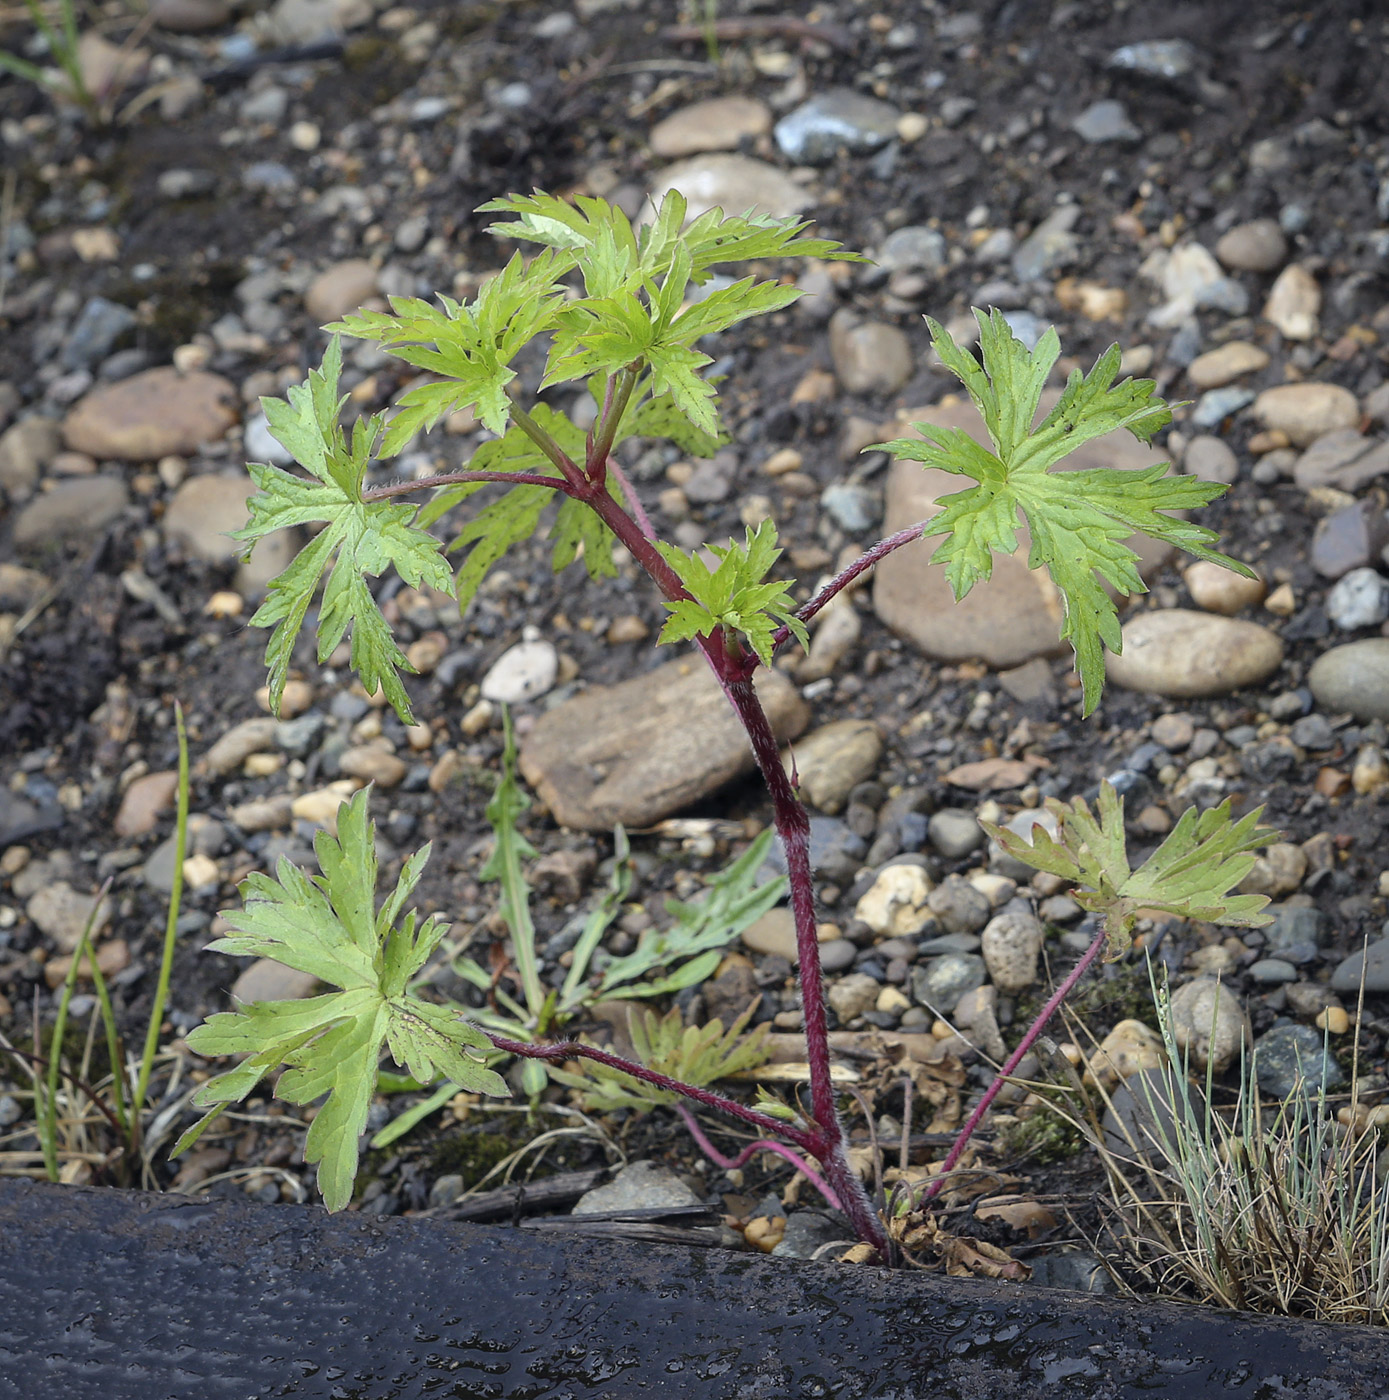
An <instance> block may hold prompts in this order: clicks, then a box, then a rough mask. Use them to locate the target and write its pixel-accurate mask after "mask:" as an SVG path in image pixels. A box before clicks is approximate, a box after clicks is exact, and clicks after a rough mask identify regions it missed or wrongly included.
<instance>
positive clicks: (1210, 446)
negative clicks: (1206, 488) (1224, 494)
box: [1182, 433, 1239, 486]
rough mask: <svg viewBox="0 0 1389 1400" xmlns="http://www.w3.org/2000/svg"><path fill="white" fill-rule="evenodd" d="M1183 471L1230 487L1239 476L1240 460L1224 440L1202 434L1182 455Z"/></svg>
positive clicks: (1189, 444) (1190, 443)
mask: <svg viewBox="0 0 1389 1400" xmlns="http://www.w3.org/2000/svg"><path fill="white" fill-rule="evenodd" d="M1182 470H1183V471H1184V472H1186V474H1187V475H1188V476H1196V477H1200V479H1201V480H1202V481H1215V482H1219V483H1220V484H1221V485H1222V486H1229V485H1231V484H1233V483H1234V481H1235V480H1236V479H1237V478H1238V476H1239V459H1238V458H1237V457H1236V456H1235V454H1234V451H1233V449H1232V448H1231V447H1230V445H1229V444H1228V443H1226V442H1225V441H1224V440H1223V439H1222V438H1218V437H1210V436H1208V435H1206V434H1204V433H1203V434H1200V435H1199V436H1197V437H1194V438H1192V440H1191V441H1190V442H1189V443H1187V446H1186V451H1185V452H1184V453H1183V454H1182Z"/></svg>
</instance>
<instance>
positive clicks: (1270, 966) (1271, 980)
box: [1249, 958, 1298, 987]
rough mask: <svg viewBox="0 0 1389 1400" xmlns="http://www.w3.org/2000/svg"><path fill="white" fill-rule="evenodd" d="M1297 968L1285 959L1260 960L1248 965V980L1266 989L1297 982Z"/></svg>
mask: <svg viewBox="0 0 1389 1400" xmlns="http://www.w3.org/2000/svg"><path fill="white" fill-rule="evenodd" d="M1297 975H1298V974H1297V968H1295V967H1294V966H1293V965H1292V963H1290V962H1288V961H1287V959H1285V958H1260V959H1259V961H1258V962H1256V963H1251V964H1250V965H1249V976H1250V978H1251V979H1252V980H1253V981H1255V982H1258V983H1260V984H1261V985H1262V986H1266V987H1276V986H1279V985H1281V984H1282V983H1284V982H1295V981H1297Z"/></svg>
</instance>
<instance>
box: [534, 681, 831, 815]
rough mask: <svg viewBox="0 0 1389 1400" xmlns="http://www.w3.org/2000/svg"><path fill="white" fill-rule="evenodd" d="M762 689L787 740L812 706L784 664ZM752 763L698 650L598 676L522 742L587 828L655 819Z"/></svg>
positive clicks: (554, 802) (557, 804)
mask: <svg viewBox="0 0 1389 1400" xmlns="http://www.w3.org/2000/svg"><path fill="white" fill-rule="evenodd" d="M756 685H757V692H758V695H759V696H760V698H761V700H762V704H763V707H764V708H765V709H766V711H767V714H768V718H769V719H770V721H771V724H772V729H773V732H774V733H775V734H776V736H777V739H778V741H779V742H781V743H786V742H788V741H789V740H791V739H793V738H795V737H796V736H797V735H799V734H800V733H801V732H802V731H803V730H804V729H805V727H806V724H807V723H808V722H809V718H810V714H809V711H808V709H807V708H806V705H805V702H804V701H803V700H802V699H801V697H800V694H799V693H798V692H797V690H796V688H795V686H794V685H793V684H792V683H791V682H790V681H789V680H787V679H786V677H785V676H783V675H782V674H781V673H780V672H779V671H759V672H758V675H757V677H756ZM752 766H753V758H752V754H751V752H750V751H749V749H748V746H747V740H746V737H745V736H744V734H743V730H742V726H741V725H740V724H739V723H738V721H737V718H736V717H735V716H734V714H733V712H732V710H731V709H730V708H729V705H728V701H727V700H726V699H725V697H724V694H723V691H722V690H721V689H720V688H719V684H718V682H717V681H716V680H715V679H714V676H713V674H712V672H711V671H710V670H709V668H708V666H707V665H706V664H705V662H704V659H703V658H702V657H700V656H698V655H689V656H684V657H680V658H678V659H677V660H675V661H669V662H667V663H666V664H665V665H664V666H660V667H657V668H656V669H655V670H653V671H648V672H646V673H645V674H644V675H641V676H637V677H635V678H633V679H632V680H629V681H623V682H622V683H621V684H619V685H615V686H593V687H591V688H590V689H588V690H586V691H584V692H583V693H582V694H580V695H577V696H575V697H574V698H573V699H571V700H566V701H565V702H564V703H563V704H561V705H557V706H556V707H555V708H554V709H552V710H550V711H549V712H547V713H546V714H544V715H542V716H541V717H540V718H539V719H538V720H537V721H536V724H535V727H534V728H533V729H532V730H531V731H530V733H529V734H528V735H526V737H525V739H524V740H523V741H522V745H521V771H522V773H523V774H524V776H525V778H526V781H527V782H528V783H530V784H531V785H532V786H533V787H534V788H535V789H536V790H537V792H538V793H539V794H540V797H541V799H542V800H543V801H544V802H545V803H546V804H547V805H548V806H549V808H550V811H551V812H552V813H553V814H554V817H555V820H556V821H558V822H559V823H560V824H561V825H563V826H568V827H572V828H575V829H577V830H581V831H608V830H611V828H612V827H613V826H614V824H616V823H617V822H621V823H623V825H625V826H628V827H638V826H651V825H652V824H653V823H655V822H658V821H660V820H661V819H662V818H663V817H668V816H670V815H671V814H672V813H674V812H678V811H680V810H681V809H682V808H684V807H687V806H689V805H690V804H691V803H692V802H696V801H698V800H699V799H700V798H702V797H706V796H708V795H709V794H710V793H712V792H715V791H717V789H718V788H720V787H722V786H723V784H724V783H726V782H729V781H730V780H731V779H733V778H736V777H738V776H740V775H741V774H743V773H746V772H747V771H748V770H749V769H750V768H751V767H752Z"/></svg>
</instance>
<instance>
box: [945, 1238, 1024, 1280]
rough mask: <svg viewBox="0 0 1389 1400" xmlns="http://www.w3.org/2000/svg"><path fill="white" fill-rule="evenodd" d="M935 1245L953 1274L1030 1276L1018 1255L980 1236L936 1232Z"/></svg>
mask: <svg viewBox="0 0 1389 1400" xmlns="http://www.w3.org/2000/svg"><path fill="white" fill-rule="evenodd" d="M935 1248H936V1253H937V1254H939V1255H940V1257H941V1258H942V1259H943V1260H944V1261H945V1272H946V1273H947V1274H949V1275H950V1276H951V1277H952V1278H1007V1279H1014V1280H1016V1281H1017V1282H1018V1283H1024V1282H1026V1280H1028V1279H1030V1278H1031V1277H1032V1270H1031V1268H1030V1267H1029V1266H1028V1265H1026V1264H1024V1263H1023V1262H1022V1260H1021V1259H1014V1258H1013V1256H1012V1255H1011V1254H1009V1253H1008V1251H1007V1250H1005V1249H1000V1248H999V1247H998V1246H997V1245H996V1244H987V1243H986V1242H985V1241H983V1240H969V1239H964V1238H963V1237H962V1236H959V1235H942V1234H937V1236H936V1243H935Z"/></svg>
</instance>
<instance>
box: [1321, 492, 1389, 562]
mask: <svg viewBox="0 0 1389 1400" xmlns="http://www.w3.org/2000/svg"><path fill="white" fill-rule="evenodd" d="M1386 544H1389V516H1386V515H1385V513H1384V510H1383V509H1382V508H1381V506H1380V504H1379V502H1378V501H1376V500H1373V499H1369V498H1367V499H1365V500H1363V501H1356V502H1355V503H1354V504H1353V505H1348V506H1345V507H1343V508H1342V509H1341V510H1337V511H1332V513H1331V514H1330V515H1327V516H1323V517H1322V519H1320V520H1319V521H1317V527H1316V529H1315V530H1313V531H1312V544H1311V548H1310V549H1309V551H1308V553H1309V555H1310V557H1311V560H1312V567H1313V568H1314V569H1316V571H1317V572H1318V573H1319V574H1320V575H1321V576H1322V577H1323V578H1332V579H1335V578H1340V577H1341V576H1342V575H1344V574H1348V573H1349V572H1350V571H1351V570H1352V569H1363V568H1365V567H1366V566H1367V565H1369V564H1371V563H1373V562H1374V560H1375V559H1376V558H1377V557H1378V556H1379V552H1380V550H1382V549H1383V548H1384V547H1385V545H1386Z"/></svg>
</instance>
